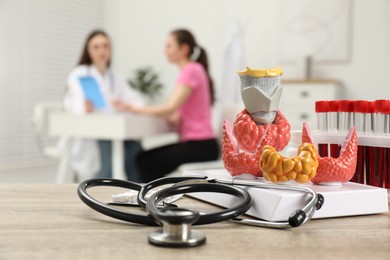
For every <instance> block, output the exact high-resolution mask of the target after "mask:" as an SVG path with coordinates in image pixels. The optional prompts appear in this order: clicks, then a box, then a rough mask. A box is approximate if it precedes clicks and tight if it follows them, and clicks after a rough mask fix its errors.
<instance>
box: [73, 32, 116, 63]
mask: <svg viewBox="0 0 390 260" xmlns="http://www.w3.org/2000/svg"><path fill="white" fill-rule="evenodd" d="M98 35H101V36H104V37H106V38H107V39H108V40H110V37H108V34H107V33H106V32H105V31H102V30H94V31H92V32H90V33H89V35H88V37H87V39H86V40H85V43H84V48H83V52H82V54H81V57H80V61H79V63H78V65H91V64H92V59H91V56H90V55H89V53H88V44H89V42H90V41H91V40H92V38H94V37H95V36H98ZM110 64H111V59H110V60H109V61H108V64H107V66H108V67H109V66H110Z"/></svg>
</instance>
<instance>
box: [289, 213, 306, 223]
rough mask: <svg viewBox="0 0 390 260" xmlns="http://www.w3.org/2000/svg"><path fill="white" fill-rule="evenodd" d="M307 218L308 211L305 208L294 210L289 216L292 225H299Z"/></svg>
mask: <svg viewBox="0 0 390 260" xmlns="http://www.w3.org/2000/svg"><path fill="white" fill-rule="evenodd" d="M305 219H306V213H305V212H304V211H303V210H300V209H298V210H296V211H294V212H293V213H292V214H291V216H290V217H289V218H288V223H289V224H290V226H291V227H299V226H300V225H302V224H303V222H304V221H305Z"/></svg>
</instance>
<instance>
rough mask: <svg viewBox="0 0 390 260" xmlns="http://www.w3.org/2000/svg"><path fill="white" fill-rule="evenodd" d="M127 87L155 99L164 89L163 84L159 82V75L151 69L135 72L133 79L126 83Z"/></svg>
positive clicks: (140, 69) (146, 68)
mask: <svg viewBox="0 0 390 260" xmlns="http://www.w3.org/2000/svg"><path fill="white" fill-rule="evenodd" d="M128 83H129V85H130V86H131V87H132V88H133V89H135V90H137V91H139V92H141V93H142V94H144V95H146V96H148V97H150V98H151V99H154V98H156V97H157V96H159V95H160V94H161V90H162V89H163V88H164V86H163V84H162V83H161V82H160V80H159V75H158V74H157V73H156V72H155V71H154V70H153V69H152V68H151V67H145V68H139V69H137V70H135V75H134V78H133V79H130V80H129V81H128Z"/></svg>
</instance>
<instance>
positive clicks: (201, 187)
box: [77, 176, 324, 247]
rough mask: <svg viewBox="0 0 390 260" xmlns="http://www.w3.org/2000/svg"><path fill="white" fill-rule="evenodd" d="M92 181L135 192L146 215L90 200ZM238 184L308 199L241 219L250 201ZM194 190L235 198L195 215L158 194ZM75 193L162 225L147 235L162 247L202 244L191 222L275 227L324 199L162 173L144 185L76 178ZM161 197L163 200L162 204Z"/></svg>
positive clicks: (303, 218)
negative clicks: (273, 216)
mask: <svg viewBox="0 0 390 260" xmlns="http://www.w3.org/2000/svg"><path fill="white" fill-rule="evenodd" d="M167 184H173V185H172V186H170V187H168V188H163V189H161V190H159V191H157V192H155V193H153V194H152V195H151V196H150V197H149V198H148V199H146V195H147V194H148V192H150V191H151V190H152V189H156V188H158V187H161V186H163V185H167ZM98 186H111V187H120V188H126V189H131V190H135V191H138V197H137V200H138V205H139V206H140V207H141V208H144V209H146V211H147V213H148V215H140V214H134V213H130V212H125V211H122V210H119V209H117V208H113V207H110V206H109V205H107V204H105V203H102V202H100V201H98V200H96V199H94V198H93V197H92V196H90V195H89V194H88V193H87V189H89V188H92V187H98ZM243 187H254V188H262V189H277V190H284V191H298V192H303V193H306V194H308V195H310V200H309V202H308V203H307V204H306V205H305V206H304V207H303V208H302V209H298V210H296V211H294V212H293V213H292V214H291V215H290V217H289V219H288V221H284V222H273V221H264V220H254V219H243V218H238V216H240V215H242V214H244V213H245V212H246V211H248V210H249V209H250V208H251V206H252V199H251V196H250V194H249V193H248V191H246V190H245V189H244V188H243ZM196 192H216V193H223V194H229V195H232V196H235V197H237V198H239V199H240V200H239V203H238V204H236V205H234V206H233V207H230V208H227V209H224V210H221V211H219V212H215V213H209V214H201V213H199V212H198V211H196V210H192V209H185V208H179V207H177V206H176V205H173V204H169V203H164V199H166V198H168V197H170V196H174V195H179V194H186V193H196ZM77 193H78V195H79V197H80V199H81V200H82V201H83V202H84V203H85V204H86V205H88V206H89V207H90V208H92V209H94V210H96V211H98V212H100V213H102V214H104V215H107V216H109V217H113V218H116V219H120V220H123V221H127V222H132V223H137V224H142V225H148V226H162V228H161V229H159V230H157V231H155V232H152V233H150V234H149V243H150V244H153V245H157V246H165V247H191V246H197V245H201V244H203V243H204V242H205V241H206V237H205V236H204V235H203V234H202V233H201V232H200V231H199V230H192V225H205V224H212V223H216V222H221V221H230V222H234V223H239V224H245V225H251V226H257V227H267V228H276V229H286V228H294V227H298V226H300V225H302V224H304V223H306V222H307V221H309V220H310V219H311V218H312V217H313V215H314V213H315V211H316V210H319V209H320V208H321V207H322V205H323V203H324V197H323V196H322V195H321V194H318V193H316V192H315V191H313V190H312V189H310V188H307V187H299V186H287V185H277V184H268V183H259V182H255V181H249V180H237V179H233V180H220V179H208V178H207V177H199V176H195V177H166V178H161V179H157V180H154V181H151V182H149V183H147V184H145V185H141V184H138V183H135V182H131V181H124V180H116V179H90V180H86V181H83V182H82V183H80V185H79V187H78V189H77ZM161 202H162V203H163V204H162V206H161Z"/></svg>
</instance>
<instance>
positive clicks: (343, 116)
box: [339, 100, 352, 132]
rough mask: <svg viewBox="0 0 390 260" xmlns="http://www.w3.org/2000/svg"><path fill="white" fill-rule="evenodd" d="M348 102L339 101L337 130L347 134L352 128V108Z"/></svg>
mask: <svg viewBox="0 0 390 260" xmlns="http://www.w3.org/2000/svg"><path fill="white" fill-rule="evenodd" d="M351 105H352V104H351V101H350V100H340V101H339V130H340V131H342V132H347V131H348V130H349V128H351V126H352V113H351V112H352V106H351Z"/></svg>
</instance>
